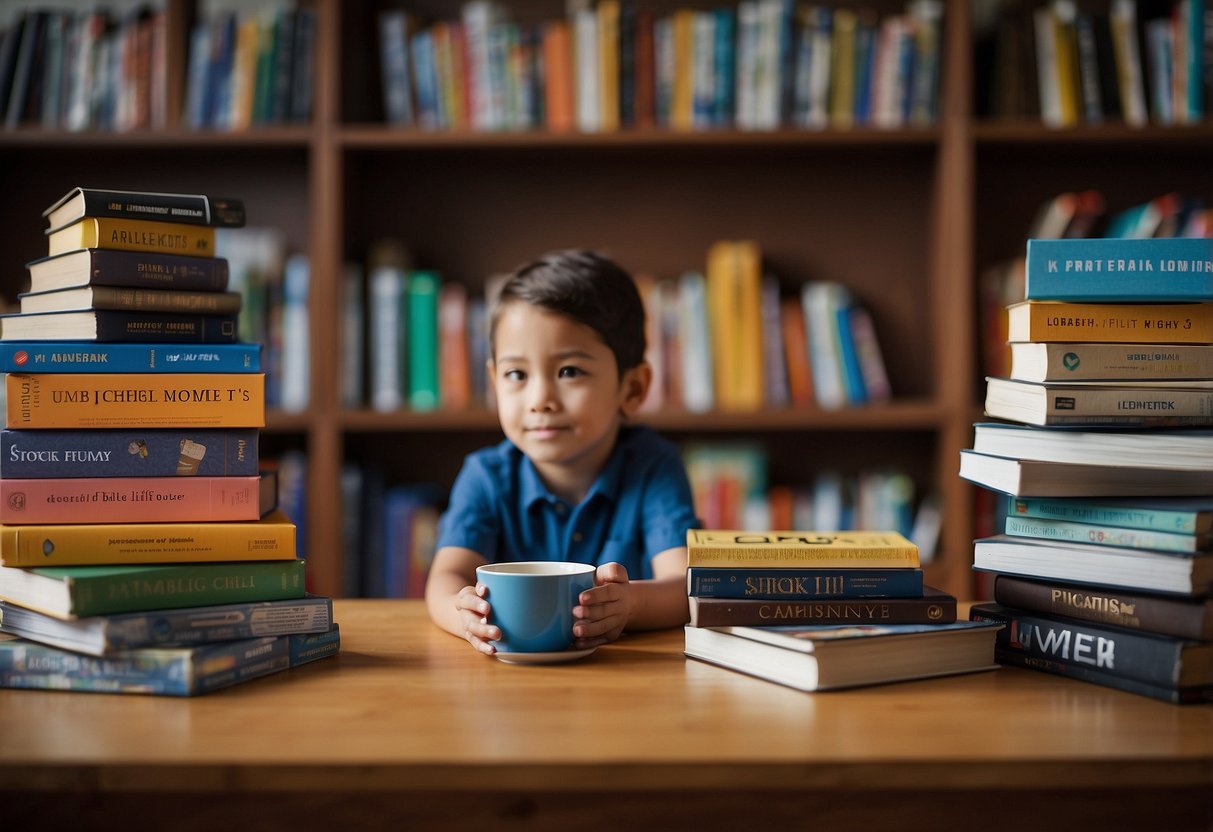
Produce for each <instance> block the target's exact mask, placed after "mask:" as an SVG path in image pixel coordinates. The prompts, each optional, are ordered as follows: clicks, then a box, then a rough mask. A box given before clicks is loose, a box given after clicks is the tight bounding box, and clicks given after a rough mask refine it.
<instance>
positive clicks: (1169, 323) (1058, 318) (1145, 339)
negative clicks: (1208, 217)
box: [1007, 300, 1213, 344]
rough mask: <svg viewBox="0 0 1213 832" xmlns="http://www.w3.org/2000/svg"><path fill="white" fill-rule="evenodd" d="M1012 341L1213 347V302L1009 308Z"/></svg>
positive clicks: (1044, 303)
mask: <svg viewBox="0 0 1213 832" xmlns="http://www.w3.org/2000/svg"><path fill="white" fill-rule="evenodd" d="M1007 337H1008V340H1010V341H1094V342H1098V343H1148V344H1209V343H1213V303H1077V302H1076V303H1063V302H1060V301H1051V300H1025V301H1021V302H1019V303H1013V304H1011V305H1010V306H1008V307H1007Z"/></svg>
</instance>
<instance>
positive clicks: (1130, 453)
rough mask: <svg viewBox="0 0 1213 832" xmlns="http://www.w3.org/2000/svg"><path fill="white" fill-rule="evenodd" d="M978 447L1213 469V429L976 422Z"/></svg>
mask: <svg viewBox="0 0 1213 832" xmlns="http://www.w3.org/2000/svg"><path fill="white" fill-rule="evenodd" d="M973 450H974V451H977V452H978V453H983V454H993V455H995V456H1005V457H1018V458H1019V459H1038V460H1041V461H1043V462H1076V463H1079V464H1083V465H1119V466H1125V465H1128V466H1134V467H1142V468H1181V469H1189V470H1202V469H1208V468H1213V431H1207V430H1122V431H1112V430H1079V429H1072V428H1046V427H1034V426H1031V425H1018V424H1006V423H1003V422H978V423H976V424H975V425H974V426H973Z"/></svg>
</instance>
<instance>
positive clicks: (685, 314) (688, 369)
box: [678, 272, 716, 413]
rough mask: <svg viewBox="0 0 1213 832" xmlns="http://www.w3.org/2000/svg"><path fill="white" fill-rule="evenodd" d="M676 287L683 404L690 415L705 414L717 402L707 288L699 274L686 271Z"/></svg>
mask: <svg viewBox="0 0 1213 832" xmlns="http://www.w3.org/2000/svg"><path fill="white" fill-rule="evenodd" d="M678 288H679V300H680V303H681V306H682V321H681V322H682V378H683V388H682V390H683V393H682V398H683V404H684V406H685V407H686V409H687V410H689V411H691V412H692V413H705V412H707V411H709V410H711V409H712V407H713V406H714V405H715V402H716V396H715V387H714V386H713V383H712V341H711V337H710V335H709V333H708V303H707V286H706V283H705V281H704V278H703V275H702V274H700V273H699V272H686V273H685V274H683V275H682V277H681V278H680V279H679V281H678Z"/></svg>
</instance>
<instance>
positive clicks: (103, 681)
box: [0, 624, 341, 696]
mask: <svg viewBox="0 0 1213 832" xmlns="http://www.w3.org/2000/svg"><path fill="white" fill-rule="evenodd" d="M340 644H341V637H340V631H339V629H338V626H337V625H336V624H334V625H333V627H332V629H331V630H329V631H328V632H326V633H302V634H292V635H283V636H265V637H262V638H252V639H240V640H237V641H224V642H219V643H217V644H207V645H196V646H191V647H145V648H139V649H134V650H123V651H119V652H117V653H112V654H110V655H108V656H102V657H91V656H83V655H81V654H79V653H75V652H72V651H69V650H61V649H59V648H56V647H49V646H47V645H44V644H39V643H37V642H33V641H26V640H24V639H16V638H0V687H8V688H35V689H46V690H73V691H90V692H97V693H137V694H153V695H162V696H198V695H200V694H204V693H210V692H211V691H215V690H220V689H222V688H226V687H231V686H232V685H238V684H240V683H242V682H248V681H250V680H252V679H257V678H260V677H262V676H268V675H270V674H271V673H277V672H279V671H282V670H287V669H289V668H292V667H297V666H299V665H301V664H306V663H307V662H310V661H316V660H318V659H322V658H326V657H328V656H333V655H336V654H337V652H338V651H339V650H340Z"/></svg>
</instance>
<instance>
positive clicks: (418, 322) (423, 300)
mask: <svg viewBox="0 0 1213 832" xmlns="http://www.w3.org/2000/svg"><path fill="white" fill-rule="evenodd" d="M440 290H441V279H440V278H439V276H438V274H437V273H436V272H430V271H417V272H412V273H411V274H409V276H408V283H407V289H406V291H407V295H408V301H407V307H408V311H407V315H408V326H407V330H408V346H407V347H406V348H405V355H406V358H407V361H408V370H407V372H406V379H407V382H408V402H409V407H411V408H412V409H413V410H433V409H435V408H436V407H438V404H439V401H440V399H439V396H440V393H439V390H438V293H439V291H440Z"/></svg>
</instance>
